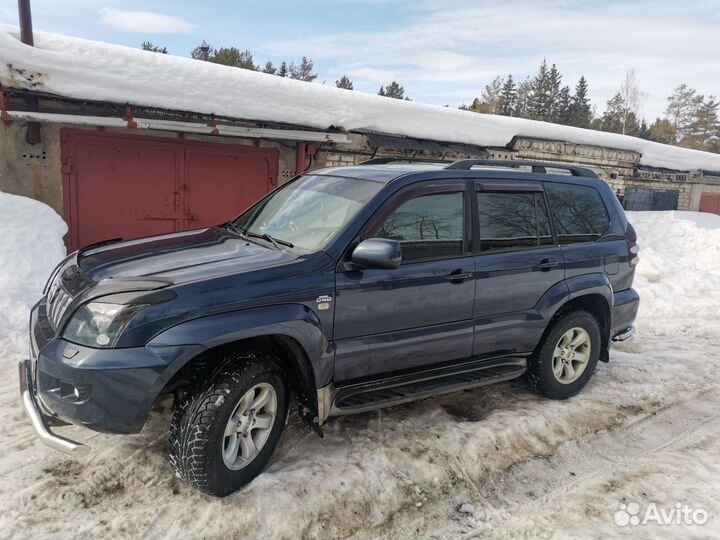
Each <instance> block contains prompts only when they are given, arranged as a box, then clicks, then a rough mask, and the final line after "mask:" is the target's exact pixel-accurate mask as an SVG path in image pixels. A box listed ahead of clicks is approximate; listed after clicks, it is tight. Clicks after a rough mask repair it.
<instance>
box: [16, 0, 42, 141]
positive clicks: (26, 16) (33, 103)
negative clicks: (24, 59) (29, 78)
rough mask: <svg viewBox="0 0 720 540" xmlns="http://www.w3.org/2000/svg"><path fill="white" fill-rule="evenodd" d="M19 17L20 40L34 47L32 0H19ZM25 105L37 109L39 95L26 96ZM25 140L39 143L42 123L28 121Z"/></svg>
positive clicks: (30, 108) (33, 110)
mask: <svg viewBox="0 0 720 540" xmlns="http://www.w3.org/2000/svg"><path fill="white" fill-rule="evenodd" d="M18 18H19V19H20V41H22V42H23V43H24V44H25V45H29V46H30V47H34V46H35V37H34V36H33V25H32V12H31V11H30V0H18ZM25 107H26V108H27V110H28V111H30V112H35V111H37V110H38V99H37V97H35V96H27V97H26V98H25ZM25 140H26V141H27V142H28V144H37V143H39V142H40V124H38V123H37V122H28V125H27V131H26V132H25Z"/></svg>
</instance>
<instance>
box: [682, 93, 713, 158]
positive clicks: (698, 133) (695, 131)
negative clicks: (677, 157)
mask: <svg viewBox="0 0 720 540" xmlns="http://www.w3.org/2000/svg"><path fill="white" fill-rule="evenodd" d="M719 107H720V102H718V101H717V100H716V99H715V96H708V98H707V99H705V100H703V102H702V103H701V104H700V105H699V106H698V108H697V111H696V112H695V117H694V119H693V121H692V123H691V124H690V126H689V128H688V131H689V133H688V135H686V136H685V138H684V139H683V141H682V145H683V146H687V147H689V148H696V149H698V150H711V147H712V146H713V144H712V143H713V142H717V141H716V139H717V138H718V137H720V121H718V108H719Z"/></svg>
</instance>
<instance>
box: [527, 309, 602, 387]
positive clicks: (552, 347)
mask: <svg viewBox="0 0 720 540" xmlns="http://www.w3.org/2000/svg"><path fill="white" fill-rule="evenodd" d="M583 332H584V333H585V336H583ZM567 336H570V338H569V341H568V337H567ZM583 337H586V338H587V339H586V341H582V339H583ZM573 342H576V343H578V344H579V345H577V346H576V348H575V349H574V350H573V347H572V343H573ZM584 343H587V347H586V346H585V345H584ZM601 346H602V344H601V342H600V326H599V325H598V322H597V319H595V317H593V316H592V315H591V314H590V313H588V312H587V311H582V310H577V311H570V312H567V313H565V314H563V315H560V316H559V317H557V319H556V320H555V321H554V322H553V323H552V326H551V327H550V329H549V330H548V331H547V332H546V333H545V336H544V337H543V339H542V341H541V342H540V344H539V346H538V348H537V350H536V352H535V353H534V354H533V355H532V356H531V357H530V359H529V360H528V376H527V380H528V382H529V384H530V387H531V388H532V389H533V390H535V391H536V392H538V393H539V394H542V395H543V396H546V397H548V398H551V399H567V398H569V397H572V396H574V395H576V394H577V393H578V392H580V390H582V389H583V388H584V387H585V385H586V384H587V383H588V381H589V380H590V378H591V377H592V375H593V372H594V371H595V367H596V366H597V362H598V359H599V358H600V348H601ZM569 350H570V352H569ZM558 352H559V353H560V354H558ZM573 353H574V354H573ZM585 357H587V359H586V361H585V362H584V364H583V363H582V359H584V358H585ZM568 365H569V367H568ZM554 368H555V369H554ZM558 368H559V369H558ZM580 368H582V369H580ZM573 375H574V376H575V378H573Z"/></svg>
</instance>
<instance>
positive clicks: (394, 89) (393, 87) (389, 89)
mask: <svg viewBox="0 0 720 540" xmlns="http://www.w3.org/2000/svg"><path fill="white" fill-rule="evenodd" d="M378 95H379V96H385V97H389V98H393V99H404V100H406V101H410V98H409V97H407V96H406V95H405V89H404V88H403V87H402V86H400V84H398V83H397V82H396V81H393V82H391V83H390V84H388V85H387V86H385V88H383V87H382V86H381V87H380V91H379V92H378Z"/></svg>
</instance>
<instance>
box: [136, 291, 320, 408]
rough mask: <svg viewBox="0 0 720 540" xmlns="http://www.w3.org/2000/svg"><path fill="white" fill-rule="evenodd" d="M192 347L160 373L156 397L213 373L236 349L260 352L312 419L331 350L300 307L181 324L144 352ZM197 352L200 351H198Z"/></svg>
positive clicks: (315, 323) (251, 311)
mask: <svg viewBox="0 0 720 540" xmlns="http://www.w3.org/2000/svg"><path fill="white" fill-rule="evenodd" d="M187 344H192V345H191V347H194V353H193V354H190V355H183V356H182V357H180V358H178V359H177V360H175V361H173V362H172V363H171V364H170V365H169V366H168V367H167V369H166V370H165V373H164V374H163V375H164V376H163V378H162V384H161V385H160V387H159V388H158V389H157V395H162V394H166V393H170V392H174V391H176V390H177V389H178V388H181V387H183V385H186V384H188V383H189V382H192V381H193V380H196V379H198V378H202V377H208V376H211V375H212V374H213V373H214V368H216V367H217V366H218V364H219V362H218V360H219V359H222V358H225V357H227V356H228V355H229V354H231V353H232V352H234V351H237V350H239V349H242V350H248V349H261V350H263V351H266V352H272V353H273V354H274V355H275V356H277V357H278V358H280V359H281V360H282V362H283V366H284V367H285V368H286V369H287V372H288V373H287V374H288V382H289V384H290V386H291V389H292V390H294V391H295V392H296V393H297V394H298V396H299V397H300V400H301V401H302V402H303V404H305V405H306V406H307V407H308V408H309V409H310V410H311V411H313V413H314V414H317V409H318V404H317V388H320V387H321V386H323V385H324V384H327V382H329V381H330V380H331V378H332V358H333V354H332V349H331V346H330V342H329V340H328V339H327V336H326V335H325V333H324V331H323V328H322V325H321V324H320V321H319V320H318V318H317V316H316V315H315V314H314V313H313V312H312V311H311V310H310V309H309V308H307V307H306V306H304V305H301V304H287V305H280V306H267V307H264V308H254V309H249V310H244V311H238V312H231V313H222V314H218V315H211V316H207V317H202V318H199V319H194V320H191V321H187V322H185V323H181V324H180V325H177V326H175V327H173V328H170V329H168V330H166V331H165V332H163V333H161V334H159V335H158V336H156V337H155V338H153V340H152V341H151V342H150V343H148V347H150V348H158V349H163V348H171V349H173V348H177V347H181V348H183V347H185V346H189V345H187ZM198 345H199V346H201V348H199V347H198Z"/></svg>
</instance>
